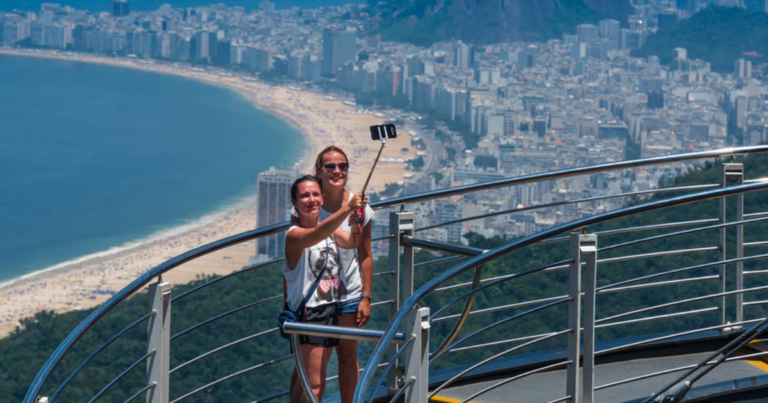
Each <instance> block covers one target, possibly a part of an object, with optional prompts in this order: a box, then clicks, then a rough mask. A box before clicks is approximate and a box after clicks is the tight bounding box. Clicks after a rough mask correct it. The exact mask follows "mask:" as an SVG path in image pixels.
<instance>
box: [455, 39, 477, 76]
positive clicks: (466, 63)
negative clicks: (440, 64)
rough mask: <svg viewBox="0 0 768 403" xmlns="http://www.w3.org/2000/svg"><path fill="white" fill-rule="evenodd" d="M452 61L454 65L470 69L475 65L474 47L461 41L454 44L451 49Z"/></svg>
mask: <svg viewBox="0 0 768 403" xmlns="http://www.w3.org/2000/svg"><path fill="white" fill-rule="evenodd" d="M453 63H454V65H455V66H456V67H458V68H462V69H471V68H474V67H475V48H474V46H471V45H467V44H465V43H464V42H462V41H459V42H458V43H457V44H456V48H455V49H454V50H453Z"/></svg>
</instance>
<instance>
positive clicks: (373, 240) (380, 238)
mask: <svg viewBox="0 0 768 403" xmlns="http://www.w3.org/2000/svg"><path fill="white" fill-rule="evenodd" d="M385 239H395V236H394V235H384V236H380V237H377V238H371V242H376V241H383V240H385Z"/></svg>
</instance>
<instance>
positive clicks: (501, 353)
mask: <svg viewBox="0 0 768 403" xmlns="http://www.w3.org/2000/svg"><path fill="white" fill-rule="evenodd" d="M571 330H573V329H566V330H561V331H559V332H553V333H548V334H545V335H543V336H541V337H539V338H537V339H535V340H531V341H529V342H527V343H523V344H520V345H517V346H514V347H512V348H510V349H507V350H504V351H502V352H500V353H498V354H495V355H493V356H491V357H488V358H486V359H484V360H482V361H480V362H478V363H476V364H474V365H471V366H470V367H469V368H465V369H464V370H462V371H461V372H459V373H458V374H456V375H454V376H453V377H452V378H451V379H448V380H447V381H445V382H443V383H442V384H441V385H440V386H438V387H437V388H436V389H435V390H434V391H433V392H432V394H430V395H429V399H431V398H433V397H434V396H435V395H436V394H437V393H438V392H440V391H441V390H443V389H445V388H446V387H448V386H449V385H450V384H452V383H453V382H455V381H456V380H457V379H459V378H461V377H462V376H464V375H466V374H468V373H470V372H472V371H474V370H476V369H477V368H480V367H482V366H483V365H485V364H487V363H489V362H491V361H493V360H496V359H498V358H501V357H503V356H505V355H507V354H509V353H513V352H515V351H517V350H520V349H522V348H525V347H530V346H532V345H534V344H537V343H540V342H542V341H545V340H549V339H551V338H554V337H557V336H561V335H563V334H566V333H569V332H571Z"/></svg>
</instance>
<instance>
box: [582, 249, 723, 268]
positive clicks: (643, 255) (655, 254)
mask: <svg viewBox="0 0 768 403" xmlns="http://www.w3.org/2000/svg"><path fill="white" fill-rule="evenodd" d="M713 250H720V247H718V246H705V247H702V248H690V249H677V250H667V251H662V252H649V253H641V254H639V255H627V256H618V257H611V258H607V259H601V260H598V261H597V263H598V264H601V263H615V262H624V261H627V260H635V259H647V258H651V257H661V256H672V255H681V254H684V253H696V252H710V251H713Z"/></svg>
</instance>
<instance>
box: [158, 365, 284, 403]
mask: <svg viewBox="0 0 768 403" xmlns="http://www.w3.org/2000/svg"><path fill="white" fill-rule="evenodd" d="M291 357H293V354H289V355H286V356H283V357H280V358H276V359H274V360H271V361H266V362H262V363H261V364H258V365H254V366H252V367H250V368H246V369H244V370H241V371H237V372H235V373H233V374H229V375H227V376H225V377H223V378H219V379H217V380H215V381H213V382H211V383H209V384H207V385H205V386H202V387H200V388H197V389H195V390H193V391H191V392H189V393H187V394H186V395H183V396H181V397H179V398H178V399H175V400H172V401H171V403H178V402H180V401H182V400H184V399H186V398H188V397H190V396H194V395H196V394H198V393H200V392H202V391H204V390H206V389H208V388H210V387H213V386H216V385H218V384H220V383H222V382H225V381H228V380H230V379H232V378H237V377H238V376H240V375H243V374H247V373H249V372H251V371H255V370H257V369H259V368H264V367H268V366H270V365H273V364H277V363H280V362H283V361H286V360H290V359H291Z"/></svg>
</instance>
